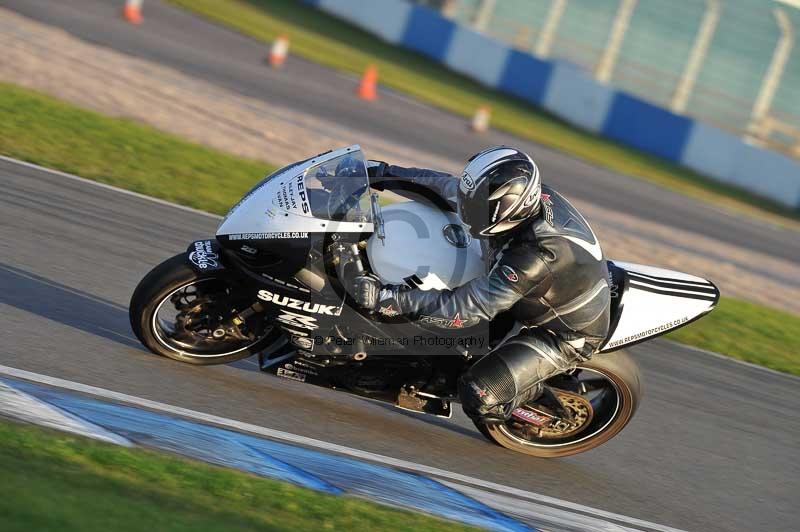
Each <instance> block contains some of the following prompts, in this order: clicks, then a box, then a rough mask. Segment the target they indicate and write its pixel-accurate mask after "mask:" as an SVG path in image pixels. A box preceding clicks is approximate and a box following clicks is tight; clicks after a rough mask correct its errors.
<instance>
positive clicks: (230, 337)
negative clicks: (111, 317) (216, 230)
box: [129, 255, 283, 365]
mask: <svg viewBox="0 0 800 532" xmlns="http://www.w3.org/2000/svg"><path fill="white" fill-rule="evenodd" d="M252 303H253V296H252V291H250V290H245V289H244V287H243V286H242V284H241V283H240V282H239V281H238V280H236V279H234V278H232V277H231V276H229V275H226V274H225V273H224V272H222V273H221V272H211V273H209V274H198V273H196V272H195V271H194V270H193V269H192V268H191V267H190V266H189V265H188V264H186V259H185V255H176V256H175V257H172V258H171V259H169V260H166V261H164V262H163V263H161V264H159V265H158V266H156V267H155V268H154V269H153V270H152V271H151V272H150V273H148V274H147V275H146V276H145V277H144V279H142V280H141V282H140V283H139V285H138V286H137V287H136V290H135V291H134V293H133V296H132V297H131V303H130V309H129V313H130V320H131V327H132V328H133V332H134V333H135V334H136V337H137V338H139V340H140V341H141V342H142V344H144V346H145V347H147V348H148V349H149V350H150V351H152V352H153V353H156V354H158V355H163V356H166V357H169V358H172V359H174V360H179V361H181V362H188V363H190V364H198V365H209V364H225V363H228V362H234V361H236V360H241V359H243V358H247V357H249V356H250V355H252V354H255V353H258V352H259V351H262V350H264V349H266V348H268V347H270V346H272V345H273V344H276V343H277V342H280V341H281V340H282V339H283V335H282V333H281V332H280V330H278V329H275V328H273V327H272V326H271V325H270V324H268V323H266V322H265V320H264V319H263V316H261V315H260V314H254V315H252V316H250V317H249V318H247V320H245V323H244V324H242V325H241V326H234V325H233V324H232V323H231V322H230V319H231V317H232V315H233V313H234V312H236V311H242V310H244V309H246V308H247V307H249V306H250V305H252Z"/></svg>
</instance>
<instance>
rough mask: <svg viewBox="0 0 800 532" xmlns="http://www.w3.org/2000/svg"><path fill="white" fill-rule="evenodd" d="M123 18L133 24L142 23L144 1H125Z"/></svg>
mask: <svg viewBox="0 0 800 532" xmlns="http://www.w3.org/2000/svg"><path fill="white" fill-rule="evenodd" d="M122 16H123V17H124V18H125V20H127V21H128V22H130V23H131V24H141V23H142V0H125V7H123V8H122Z"/></svg>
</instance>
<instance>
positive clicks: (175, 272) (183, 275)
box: [129, 254, 282, 365]
mask: <svg viewBox="0 0 800 532" xmlns="http://www.w3.org/2000/svg"><path fill="white" fill-rule="evenodd" d="M224 279H225V274H224V271H223V273H220V272H211V273H208V274H201V273H197V272H195V271H194V270H193V269H192V268H191V267H190V266H189V265H188V264H187V263H186V255H185V254H181V255H176V256H174V257H172V258H171V259H168V260H166V261H164V262H162V263H161V264H159V265H158V266H156V267H155V268H153V270H151V271H150V273H148V274H147V275H145V277H144V278H143V279H142V280H141V281H140V282H139V285H138V286H137V287H136V290H134V292H133V295H132V296H131V302H130V307H129V317H130V322H131V328H132V329H133V332H134V334H135V335H136V337H137V338H138V339H139V341H140V342H142V344H143V345H144V346H145V347H147V349H149V350H150V351H152V352H153V353H155V354H157V355H161V356H165V357H168V358H171V359H173V360H177V361H180V362H186V363H188V364H196V365H211V364H227V363H229V362H235V361H237V360H242V359H244V358H247V357H249V356H251V355H253V354H255V353H258V352H260V351H263V350H264V349H266V348H268V347H269V346H270V345H272V344H274V343H275V342H276V341H278V340H279V339H280V338H281V336H282V333H281V332H280V331H279V330H278V329H273V328H269V329H268V330H267V331H266V334H265V335H264V336H263V337H261V338H258V339H257V340H255V341H254V342H252V343H250V344H247V342H243V344H244V345H241V346H235V347H236V348H235V349H231V350H230V351H229V352H222V353H218V354H215V353H212V354H208V353H202V352H193V351H192V349H191V348H188V347H187V348H179V347H176V346H175V345H170V343H169V342H166V341H165V340H164V339H163V338H161V337H160V336H159V334H162V335H163V332H162V333H159V329H158V322H157V318H158V316H156V313H157V312H158V310H159V308H160V307H161V305H162V303H166V302H168V298H169V297H170V295H171V294H173V293H175V292H176V291H177V290H180V289H181V287H186V286H191V285H193V284H197V283H202V282H206V281H214V280H216V281H217V282H221V281H224Z"/></svg>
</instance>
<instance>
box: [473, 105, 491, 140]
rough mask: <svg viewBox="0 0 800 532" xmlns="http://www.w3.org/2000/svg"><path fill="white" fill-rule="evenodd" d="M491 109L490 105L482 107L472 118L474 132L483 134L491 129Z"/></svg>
mask: <svg viewBox="0 0 800 532" xmlns="http://www.w3.org/2000/svg"><path fill="white" fill-rule="evenodd" d="M491 112H492V110H491V108H490V107H489V106H488V105H481V106H480V107H478V109H477V110H476V111H475V115H473V117H472V131H475V132H477V133H483V132H484V131H486V130H487V129H489V119H490V118H491Z"/></svg>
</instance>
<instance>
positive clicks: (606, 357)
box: [475, 351, 642, 458]
mask: <svg viewBox="0 0 800 532" xmlns="http://www.w3.org/2000/svg"><path fill="white" fill-rule="evenodd" d="M578 373H579V374H585V375H587V376H588V377H589V378H591V379H593V382H602V381H605V382H607V386H606V389H604V390H603V393H604V394H606V395H605V397H603V398H601V399H600V400H598V398H597V397H595V398H593V399H592V400H591V401H590V402H591V403H592V404H593V406H595V405H596V407H602V412H600V411H599V409H598V410H595V411H594V412H593V416H594V418H593V419H592V420H591V423H589V424H588V426H587V427H585V428H584V429H583V430H582V431H580V432H578V433H576V434H574V435H570V436H569V437H567V438H563V439H562V440H559V439H557V438H552V439H547V438H528V437H525V436H524V434H525V431H524V429H525V427H523V430H522V431H521V430H519V429H518V428H517V427H518V426H519V425H520V422H519V421H516V420H514V419H513V418H512V419H510V420H509V421H506V422H504V423H485V422H482V421H475V426H476V427H477V428H478V430H480V432H481V433H482V434H483V435H484V436H486V437H487V438H488V439H489V440H490V441H492V442H494V443H496V444H497V445H500V446H502V447H505V448H506V449H511V450H512V451H517V452H520V453H524V454H529V455H531V456H537V457H539V458H560V457H563V456H571V455H573V454H578V453H583V452H586V451H588V450H590V449H594V448H595V447H598V446H600V445H602V444H604V443H605V442H607V441H608V440H610V439H611V438H613V437H614V436H616V435H617V434H619V433H620V432H621V431H622V429H624V428H625V426H626V425H627V424H628V423H629V422H630V420H631V419H632V418H633V415H634V414H635V413H636V409H637V408H638V406H639V402H640V400H641V397H642V383H641V378H640V375H639V368H638V366H637V364H636V362H635V361H634V360H633V359H632V358H631V357H630V356H629V355H628V354H627V353H626V352H624V351H615V352H612V353H605V354H597V355H595V357H594V358H592V359H591V360H588V361H587V362H585V363H583V364H581V365H580V366H578ZM548 382H549V381H548ZM612 395H613V396H612ZM589 397H590V396H589V395H587V398H589ZM614 399H615V401H616V402H614Z"/></svg>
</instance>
